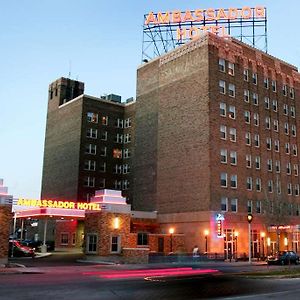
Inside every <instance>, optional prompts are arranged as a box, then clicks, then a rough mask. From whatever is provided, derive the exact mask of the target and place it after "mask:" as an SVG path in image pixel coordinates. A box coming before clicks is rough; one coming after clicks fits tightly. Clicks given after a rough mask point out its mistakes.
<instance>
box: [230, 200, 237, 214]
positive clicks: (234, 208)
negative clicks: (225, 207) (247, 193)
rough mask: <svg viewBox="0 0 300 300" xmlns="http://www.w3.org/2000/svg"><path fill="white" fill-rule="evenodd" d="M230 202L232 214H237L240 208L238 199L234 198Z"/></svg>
mask: <svg viewBox="0 0 300 300" xmlns="http://www.w3.org/2000/svg"><path fill="white" fill-rule="evenodd" d="M230 202H231V211H232V212H237V211H238V206H237V204H238V203H237V202H238V199H236V198H233V199H231V201H230Z"/></svg>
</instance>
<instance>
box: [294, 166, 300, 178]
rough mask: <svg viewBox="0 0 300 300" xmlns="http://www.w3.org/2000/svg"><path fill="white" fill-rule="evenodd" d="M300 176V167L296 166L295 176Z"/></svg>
mask: <svg viewBox="0 0 300 300" xmlns="http://www.w3.org/2000/svg"><path fill="white" fill-rule="evenodd" d="M298 174H299V167H298V165H294V175H295V176H298Z"/></svg>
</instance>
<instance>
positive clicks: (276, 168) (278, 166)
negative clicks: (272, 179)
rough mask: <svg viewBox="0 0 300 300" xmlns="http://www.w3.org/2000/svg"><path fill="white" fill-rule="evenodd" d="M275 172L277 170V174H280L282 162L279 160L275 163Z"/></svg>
mask: <svg viewBox="0 0 300 300" xmlns="http://www.w3.org/2000/svg"><path fill="white" fill-rule="evenodd" d="M275 170H276V173H280V161H279V160H276V161H275Z"/></svg>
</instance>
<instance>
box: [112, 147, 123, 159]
mask: <svg viewBox="0 0 300 300" xmlns="http://www.w3.org/2000/svg"><path fill="white" fill-rule="evenodd" d="M113 158H118V159H120V158H122V150H121V149H113Z"/></svg>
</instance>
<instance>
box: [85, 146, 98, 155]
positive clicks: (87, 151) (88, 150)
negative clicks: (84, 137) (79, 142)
mask: <svg viewBox="0 0 300 300" xmlns="http://www.w3.org/2000/svg"><path fill="white" fill-rule="evenodd" d="M96 149H97V146H96V145H93V144H86V145H85V154H93V155H95V154H96Z"/></svg>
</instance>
